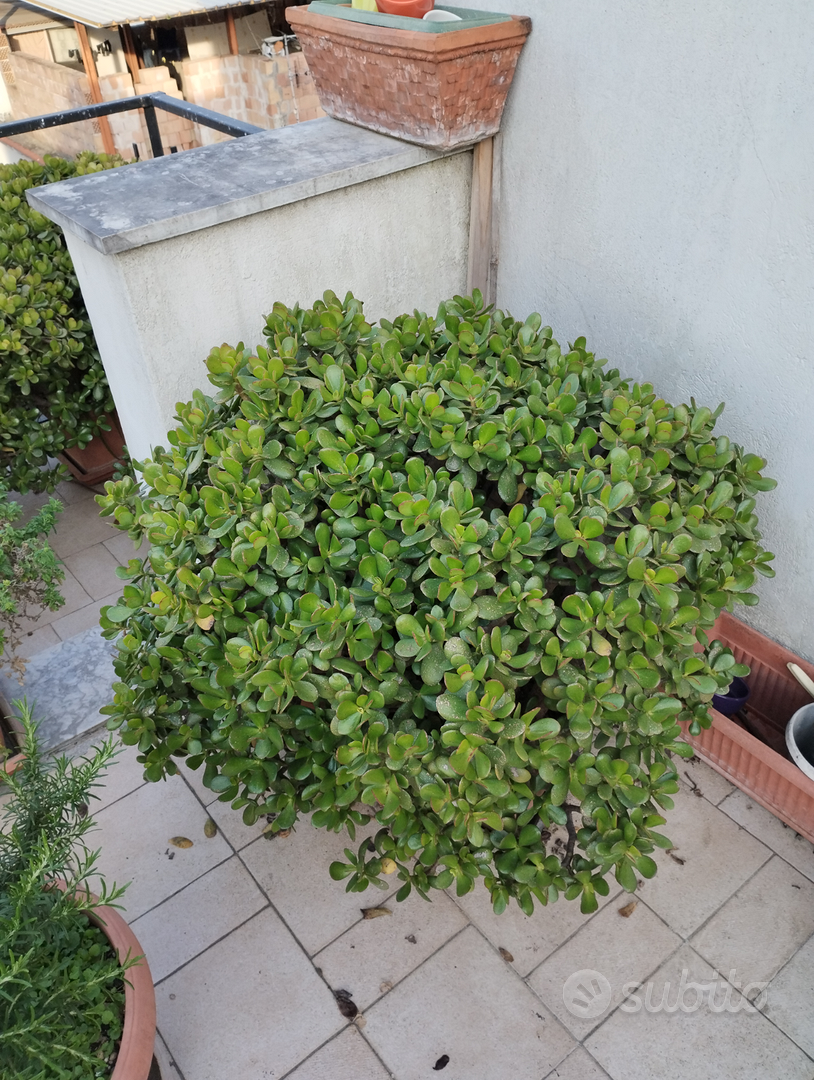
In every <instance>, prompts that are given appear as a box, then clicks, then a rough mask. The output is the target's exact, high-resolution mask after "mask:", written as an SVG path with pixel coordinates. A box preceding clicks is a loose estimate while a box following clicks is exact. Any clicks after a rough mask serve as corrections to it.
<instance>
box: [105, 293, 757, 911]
mask: <svg viewBox="0 0 814 1080" xmlns="http://www.w3.org/2000/svg"><path fill="white" fill-rule="evenodd" d="M267 342H268V347H267V348H265V349H258V350H257V352H256V353H252V352H250V351H249V350H246V349H244V348H243V346H242V345H239V346H238V347H237V348H230V347H228V346H226V345H224V346H223V347H221V348H218V349H215V350H214V351H213V352H212V354H211V356H210V357H209V361H208V366H209V377H210V380H211V382H212V383H213V384H214V385H215V387H216V388H217V390H218V393H217V396H216V397H214V398H210V397H206V396H205V395H204V394H202V393H200V392H198V393H196V394H195V397H194V399H193V400H192V401H191V402H189V403H187V404H185V405H183V406H182V407H181V408H180V409H179V413H178V418H179V426H178V427H177V428H176V429H175V430H174V431H172V432H170V434H169V442H170V446H169V449H167V450H164V449H163V448H158V449H157V450H156V451H155V453H154V456H153V458H152V459H151V460H149V461H147V462H145V463H142V464H141V465H140V466H139V468H140V471H141V473H142V475H143V479H144V485H145V486H144V488H140V487H139V486H138V485H137V484H136V483H135V482H134V481H133V480H132V479H125V480H123V481H121V482H119V483H117V484H108V486H107V494H106V495H105V496H100V497H99V503H100V505H101V506H102V507H103V512H104V513H107V514H109V515H113V516H114V518H115V520H116V522H117V524H118V525H119V527H120V528H123V529H127V530H128V531H129V532H130V535H131V536H132V537H133V538H135V539H138V538H141V537H142V536H145V537H146V538H147V540H148V542H149V544H150V545H151V547H150V550H149V555H148V556H147V557H146V558H145V559H144V560H133V561H132V562H131V563H130V565H129V570H128V571H127V576H128V577H129V579H130V580H129V584H128V585H127V586H126V587H125V588H124V592H123V597H122V599H121V600H120V602H119V603H118V604H117V605H115V606H112V607H110V608H107V609H105V610H104V611H103V617H102V622H103V626H104V627H106V634H107V635H108V636H109V637H114V636H116V635H119V634H121V635H122V636H121V637H120V640H119V651H118V658H117V660H116V670H117V673H118V677H119V680H120V681H119V682H118V683H117V684H116V686H115V702H114V704H112V705H111V706H109V707H108V710H107V711H108V713H109V716H110V721H109V722H110V725H111V726H112V727H114V728H118V729H120V731H121V736H122V739H123V741H124V742H125V743H130V744H137V745H138V747H139V750H140V751H141V760H143V761H144V763H145V765H146V770H147V776H148V777H149V778H150V779H153V780H158V779H160V778H161V777H162V776H164V775H165V774H166V773H173V772H175V771H176V770H177V768H178V763H179V762H180V761H182V760H183V761H186V763H187V764H188V765H189V766H190V767H192V768H201V767H203V769H204V783H205V784H206V785H207V786H208V787H209V788H210V789H211V790H213V791H215V792H217V793H218V794H219V796H220V798H221V799H222V800H224V801H226V800H228V801H231V802H232V803H233V805H234V806H235V807H236V808H242V810H243V817H244V819H245V820H246V822H248V823H251V822H253V821H255V820H256V819H257V818H258V816H259V815H260V814H271V815H276V816H275V817H274V825H273V827H274V828H276V829H279V830H282V829H286V828H289V827H290V826H291V825H292V824H293V823H294V821H295V820H296V819H297V817H298V815H300V814H303V813H312V815H313V816H312V821H313V823H314V824H315V825H317V826H323V827H326V828H329V829H334V830H338V829H340V828H342V827H343V826H348V827H349V829H351V831H352V829H353V826H354V825H355V824H359V823H360V822H361V821H363V820H367V818H366V817H365V813H368V814H372V815H374V816H375V818H376V820H377V821H378V822H379V823H380V826H381V828H380V830H379V832H378V833H377V835H376V839H375V850H373V851H370V850H368V846H367V844H366V843H365V844H363V845H362V847H361V848H360V849H359V851H358V852H355V851H353V850H352V849H350V848H349V849H347V862H345V863H335V864H333V865H332V867H331V873H332V875H333V876H334V877H336V878H347V887H348V888H350V889H354V890H362V889H364V888H366V887H367V886H368V885H369V884H370V883H374V884H375V883H380V881H381V878H380V875H381V874H382V872H385V873H387V872H397V873H398V876H399V878H400V879H401V881H402V885H401V888H400V890H399V892H398V896H399V898H404V897H406V896H407V895H409V893H410V891H411V890H412V889H413V888H415V889H417V890H418V891H419V892H420V893H421V894H422V895H425V896H426V895H429V893H430V890H432V889H434V888H439V889H443V888H447V887H448V886H450V885H451V884H453V883H454V884H455V886H456V889H457V891H458V893H459V894H464V893H466V892H468V891H469V890H471V889H472V888H474V887H475V885H476V883H477V882H478V879H483V882H484V883H485V884H486V886H487V888H488V889H489V891H490V893H491V897H492V901H493V904H494V907H495V910H496V911H498V912H500V911H502V910H503V909H504V908H505V906H506V904H507V902H508V901H509V899H510V898H514V899H515V900H516V901H517V902H518V903H519V905H520V907H521V908H522V910H523V911H524V912H526V913H530V912H531V911H532V910H533V908H534V905H535V903H540V904H547V903H550V902H552V901H554V900H556V899H557V898H558V897H559V896H562V895H564V896H565V897H566V898H568V899H576V898H577V897H579V898H580V903H581V907H582V910H583V911H585V912H591V911H593V910H595V909H596V907H597V905H598V897H599V896H603V895H606V894H607V893H608V889H609V886H608V882H607V880H606V878H607V877H608V876H609V875H611V874H613V875H614V876H615V877H616V879H617V881H618V882H619V883H620V884H621V885H622V886H623V887H624V888H625V889H628V890H632V889H634V888H635V887H636V884H637V875H643V876H645V877H649V876H651V875H652V874H654V873H655V872H656V864H655V862H654V860H653V858H652V854H653V852H654V850H655V848H657V847H669V846H670V841H669V840H668V839H667V838H666V837H665V836H664V835H663V834H662V833H661V832H660V829H661V826H662V825H664V823H665V818H664V815H663V812H662V811H664V810H669V809H670V808H671V806H672V801H671V795H672V794H673V793H675V792H676V791H677V789H678V785H677V769H676V766H675V764H674V755H683V756H690V755H691V753H692V751H691V750H690V749H689V747H687V745H686V744H685V743H684V742H682V741H681V739H680V733H681V728H680V722H682V721H686V722H688V723H689V724H690V725H691V727H692V729H693V730H700V729H701V728H702V727H707V726H709V723H710V717H709V703H710V701H711V699H712V696H713V694H714V693H716V692H717V691H718V690H719V689H720V688H723V687H726V686H728V685H729V683H730V682H731V680H732V678H733V676H734V675H740V674H743V673H744V670H745V669H742V668H740V667H739V666H738V665H736V664H735V661H734V658H733V656H732V654H731V652H730V651H729V650H728V649H726V648H723V647H720V646H719V645H717V644H714V643H712V642H711V641H710V639H709V636H708V634H707V630H708V629H709V628H710V627H711V626H712V625H713V623H714V621H715V618H716V616H717V614H718V613H719V612H720V611H721V610H722V609H724V608H731V607H732V606H734V605H735V604H738V603H746V604H753V603H755V602H756V600H757V598H756V597H755V595H754V594H753V593H752V592H751V591H750V590H751V588H752V585H753V583H754V580H755V573H756V571H760V572H762V573H766V574H771V572H772V571H771V569H770V568H769V566H768V562H769V560H770V559H771V555H770V554H768V553H766V552H764V551H763V549H762V548H761V547H760V544H759V539H760V536H759V533H758V532H757V519H756V516H755V498H754V496H755V494H756V493H757V492H759V491H762V490H765V489H766V488H769V487H771V486H773V482H772V481H770V480H766V479H764V478H763V477H762V476H761V472H760V470H761V468H762V467H763V465H764V462H763V461H762V459H760V458H757V457H755V456H754V455H752V454H747V453H745V452H744V451H743V450H742V449H741V448H740V447H738V446H735V445H733V444H732V443H731V442H730V441H729V439H728V438H726V437H725V436H723V435H719V436H717V437H716V436H714V435H713V433H712V432H713V427H714V425H715V422H716V420H717V418H718V416H719V414H720V411H721V410H720V408H719V409H718V410H716V411H715V412H712V411H711V410H709V409H708V408H705V407H698V406H696V405H695V403H694V402H693V403H691V404H690V405H678V406H673V405H670V404H669V403H667V402H666V401H664V400H662V399H660V398H659V397H658V396H657V395H656V393H655V392H654V390H653V388H652V387H651V386H649V385H646V384H645V385H638V384H631V383H629V382H627V381H625V380H624V379H622V378H621V376H620V375H619V373H618V371H616V370H606V368H605V367H604V363H605V362H604V361H597V360H596V359H595V357H594V356H593V354H591V353H590V352H588V351H587V348H586V343H585V340H584V339H583V338H580V339H578V340H577V341H575V342H574V344H573V345H572V346H570V347H569V348H568V349H565V350H564V349H562V348H561V347H560V346H559V344H558V343H557V341H556V340H555V339H554V337H553V335H552V330H551V328H550V327H547V326H544V325H543V324H542V320H541V318H540V316H539V315H532V316H530V317H529V318H528V319H527V320H526V321H525V322H519V321H517V320H515V319H514V318H512V316H511V315H509V314H507V313H505V312H501V311H494V310H491V309H488V308H484V306H483V304H482V300H481V297H480V295H479V294H477V293H476V294H475V295H474V297H472V298H462V297H456V298H455V299H454V300H451V301H449V302H447V303H445V304H442V305H441V306H440V308H439V310H438V313H437V315H436V316H435V317H432V316H428V315H426V314H423V313H421V312H415V313H414V314H412V315H404V316H401V317H399V318H397V319H395V320H394V321H393V322H389V321H385V320H382V321H381V322H380V324H379V325H377V326H371V325H369V324H368V323H367V322H366V321H365V319H364V316H363V312H362V306H361V304H360V303H359V302H358V301H357V300H355V299H354V298H353V297H352V296H351V295H348V296H347V297H346V298H345V299H344V301H340V300H339V299H337V297H336V296H334V295H333V294H332V293H327V294H326V295H325V297H324V300H323V301H320V302H318V303H316V304H315V305H314V307H313V308H311V309H309V310H303V309H301V308H299V307H295V308H293V309H288V308H286V307H285V306H283V305H281V304H277V305H275V307H274V310H273V312H272V314H271V315H270V316H269V318H268V321H267Z"/></svg>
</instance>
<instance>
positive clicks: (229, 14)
mask: <svg viewBox="0 0 814 1080" xmlns="http://www.w3.org/2000/svg"><path fill="white" fill-rule="evenodd" d="M226 36H227V37H228V38H229V52H230V53H231V54H232V56H237V54H238V48H237V28H236V27H235V13H234V12H233V11H232V9H231V8H227V9H226Z"/></svg>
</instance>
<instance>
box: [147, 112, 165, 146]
mask: <svg viewBox="0 0 814 1080" xmlns="http://www.w3.org/2000/svg"><path fill="white" fill-rule="evenodd" d="M144 120H145V122H146V124H147V134H148V135H149V137H150V149H151V150H152V151H153V157H154V158H157V157H164V147H163V146H162V145H161V132H160V131H159V130H158V117H157V116H156V115H155V106H154V105H145V106H144Z"/></svg>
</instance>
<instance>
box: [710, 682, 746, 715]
mask: <svg viewBox="0 0 814 1080" xmlns="http://www.w3.org/2000/svg"><path fill="white" fill-rule="evenodd" d="M748 700H749V687H748V685H747V684H746V682H745V681H744V680H743V679H739V678H738V676H737V675H736V676H735V678H734V679H733V680H732V682H731V684H730V687H729V689H728V690H727V692H726V693H725V694H714V695H713V698H712V707H713V709H717V710H718V712H719V713H723V714H724V716H734V714H735V713H736V712H737V711H738V709H742V708H743V706H744V705H745V704H746V702H747V701H748Z"/></svg>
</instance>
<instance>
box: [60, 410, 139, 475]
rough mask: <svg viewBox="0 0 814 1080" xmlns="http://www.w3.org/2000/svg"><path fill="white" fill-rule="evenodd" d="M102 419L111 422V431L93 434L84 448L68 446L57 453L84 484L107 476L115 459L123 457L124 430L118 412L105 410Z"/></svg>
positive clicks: (114, 465)
mask: <svg viewBox="0 0 814 1080" xmlns="http://www.w3.org/2000/svg"><path fill="white" fill-rule="evenodd" d="M105 420H106V421H107V422H108V423H109V424H110V431H103V432H102V433H101V434H100V435H96V436H94V438H93V439H91V441H90V442H89V443H88V445H87V446H86V447H85V448H84V449H83V448H82V447H80V446H71V447H69V448H68V449H67V450H65V451H64V452H63V453H62V454H60V455H59V460H60V461H61V462H62V463H63V465H67V466H68V471H69V472H70V474H71V476H72V477H73V478H74V480H76V481H77V482H78V483H80V484H84V485H85V487H93V485H94V484H102V483H104V481H105V480H109V479H110V478H111V476H113V470H114V469H115V467H116V465H117V463H118V462H120V461H121V460H122V450H123V448H124V432H123V431H122V428H121V424H120V423H119V417H118V414H117V413H115V412H112V413H108V414H107V416H106V417H105Z"/></svg>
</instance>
